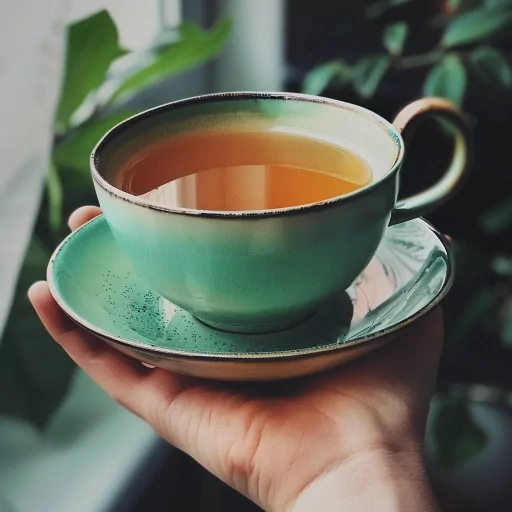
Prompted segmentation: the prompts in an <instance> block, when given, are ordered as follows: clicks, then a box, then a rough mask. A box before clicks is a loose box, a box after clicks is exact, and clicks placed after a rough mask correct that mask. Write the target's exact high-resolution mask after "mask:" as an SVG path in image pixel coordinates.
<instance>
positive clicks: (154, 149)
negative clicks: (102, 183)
mask: <svg viewBox="0 0 512 512" xmlns="http://www.w3.org/2000/svg"><path fill="white" fill-rule="evenodd" d="M371 180H372V173H371V170H370V167H369V166H368V164H367V163H366V162H365V161H364V160H363V159H362V158H361V157H360V156H358V155H357V154H355V153H353V152H351V151H349V150H347V149H344V148H342V147H340V146H336V145H334V144H330V143H327V142H324V141H321V140H318V139H314V138H310V137H305V136H302V135H297V134H293V133H287V132H273V131H260V132H258V131H255V132H236V131H228V130H226V131H212V132H207V131H205V132H198V133H189V134H184V135H181V136H176V137H173V138H169V139H168V140H165V141H163V142H159V143H155V144H154V145H153V146H149V147H146V148H144V150H142V151H140V152H139V153H137V154H135V155H133V156H132V157H131V158H130V159H129V161H127V162H125V164H124V165H123V167H122V168H121V170H120V172H119V173H118V178H117V183H114V184H115V185H116V186H118V187H119V188H121V189H122V190H124V191H126V192H128V193H130V194H133V195H136V196H141V197H143V198H145V199H147V200H149V201H151V202H153V203H157V204H159V205H162V206H168V207H184V208H193V209H198V210H217V211H241V210H267V209H274V208H286V207H292V206H299V205H305V204H310V203H316V202H318V201H324V200H326V199H330V198H333V197H337V196H342V195H344V194H348V193H350V192H354V191H356V190H358V189H360V188H362V187H364V186H366V185H368V184H369V183H370V182H371Z"/></svg>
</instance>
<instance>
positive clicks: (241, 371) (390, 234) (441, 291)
mask: <svg viewBox="0 0 512 512" xmlns="http://www.w3.org/2000/svg"><path fill="white" fill-rule="evenodd" d="M452 277H453V275H452V266H451V260H450V257H449V253H448V250H447V247H446V245H445V242H444V239H443V238H442V237H441V236H440V235H439V234H437V233H436V232H435V230H433V229H432V228H431V227H430V226H429V225H428V224H427V223H426V222H425V221H423V220H420V219H416V220H412V221H409V222H406V223H403V224H400V225H397V226H393V227H390V228H388V230H387V231H386V234H385V236H384V238H383V240H382V242H381V244H380V245H379V248H378V250H377V253H376V255H375V257H374V258H373V259H372V261H371V262H370V264H369V265H368V267H367V268H366V269H365V270H364V272H363V273H362V274H361V275H360V276H359V277H358V278H357V279H356V280H355V281H354V282H353V283H352V285H351V286H350V287H349V288H348V290H347V291H346V292H344V293H341V294H339V295H338V296H337V297H336V298H335V299H332V300H331V301H329V302H327V303H325V304H323V305H322V307H320V308H319V309H318V310H317V311H316V312H315V314H314V315H313V316H312V317H310V318H309V319H308V320H306V321H305V322H303V323H301V324H299V325H297V326H295V327H293V328H290V329H287V330H283V331H281V332H277V333H272V334H234V333H228V332H223V331H218V330H215V329H212V328H211V327H209V326H207V325H205V324H204V323H202V322H200V321H199V320H197V319H196V318H194V317H193V316H192V315H191V314H190V313H187V312H186V311H185V310H183V309H181V308H180V307H178V306H176V305H175V304H173V303H171V302H169V301H167V300H166V299H164V298H162V297H161V296H159V295H158V294H157V293H156V292H154V291H153V290H152V289H151V288H150V287H149V285H148V284H147V283H146V282H145V281H144V280H143V279H141V278H140V277H139V275H138V274H137V272H136V271H135V270H134V268H133V266H132V264H131V263H130V262H129V261H128V259H126V258H125V256H124V255H123V253H122V251H120V250H119V248H118V246H117V244H116V243H115V240H114V238H113V236H112V234H111V231H110V229H109V226H108V224H107V222H106V221H105V218H104V217H103V216H101V217H98V218H97V219H94V220H93V221H91V222H89V223H88V224H86V225H85V226H83V227H82V228H80V229H79V230H78V231H76V232H75V233H73V234H71V235H70V236H69V237H68V238H67V239H66V240H65V241H64V242H63V243H62V244H61V246H60V247H59V248H58V249H57V250H56V252H55V254H54V256H53V257H52V260H51V262H50V264H49V267H48V281H49V284H50V289H51V292H52V294H53V296H54V297H55V299H56V300H57V302H58V303H59V305H60V306H61V307H62V308H63V310H64V311H65V312H66V313H67V314H68V315H69V316H70V317H71V318H72V319H73V320H74V321H75V322H77V323H78V324H80V325H82V326H83V327H85V328H86V329H88V330H89V331H91V332H93V333H95V334H96V335H98V336H100V337H101V338H103V339H104V340H106V341H107V342H108V343H110V344H111V345H112V346H114V347H115V348H117V349H119V350H121V351H122V352H124V353H126V354H128V355H130V356H132V357H135V358H136V359H139V360H141V361H143V362H145V363H149V364H152V365H155V366H159V367H162V368H165V369H168V370H172V371H176V372H182V373H186V374H191V375H196V376H199V377H206V378H214V379H223V380H275V379H285V378H290V377H297V376H300V375H306V374H310V373H315V372H318V371H321V370H324V369H326V368H329V367H333V366H335V365H338V364H340V363H342V362H345V361H348V360H350V359H353V358H355V357H358V356H360V355H362V354H364V353H365V352H367V351H369V350H373V349H375V348H377V347H378V346H380V345H381V344H383V343H385V342H387V341H389V340H390V339H392V337H393V335H395V334H396V333H397V332H399V331H400V330H401V329H403V328H404V327H406V326H407V325H408V324H409V323H410V322H412V321H413V320H415V319H416V318H418V317H420V316H422V315H424V314H426V313H427V312H428V311H429V310H430V309H432V308H433V307H434V306H435V305H436V304H437V303H438V302H439V301H440V300H441V299H442V298H443V297H444V295H445V294H446V293H447V291H448V289H449V287H450V285H451V281H452Z"/></svg>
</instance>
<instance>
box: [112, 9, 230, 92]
mask: <svg viewBox="0 0 512 512" xmlns="http://www.w3.org/2000/svg"><path fill="white" fill-rule="evenodd" d="M231 24H232V22H231V20H230V19H228V18H224V19H222V20H220V21H219V22H218V23H217V24H216V25H215V26H214V27H212V28H211V29H210V30H206V31H203V30H202V29H200V28H199V27H197V26H196V25H194V24H193V23H191V22H189V21H187V22H184V23H183V25H182V26H181V28H180V39H179V40H178V41H177V42H175V43H172V44H171V45H170V46H168V47H167V48H165V49H163V50H161V51H160V52H159V53H158V54H157V56H156V57H155V60H154V61H153V62H151V63H150V64H149V65H148V66H146V67H145V68H143V69H141V70H139V71H137V72H136V73H135V74H133V75H131V76H130V77H128V78H127V79H126V80H125V82H124V83H123V84H122V85H121V86H120V87H119V88H118V89H117V91H115V92H114V94H113V96H112V98H111V100H110V101H115V100H118V99H119V98H120V97H122V96H125V95H128V94H130V95H131V94H135V93H136V92H137V91H140V90H141V89H144V88H146V87H148V86H149V85H151V84H153V83H155V82H157V81H159V80H162V79H163V78H167V77H170V76H172V75H175V74H177V73H182V72H184V71H185V70H187V69H190V68H193V67H195V66H199V65H200V64H203V63H204V62H206V61H208V60H210V59H211V58H213V57H214V56H215V55H217V53H218V52H219V51H220V50H221V49H222V47H223V46H224V43H225V42H226V40H227V38H228V35H229V33H230V31H231Z"/></svg>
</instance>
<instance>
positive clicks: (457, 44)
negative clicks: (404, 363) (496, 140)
mask: <svg viewBox="0 0 512 512" xmlns="http://www.w3.org/2000/svg"><path fill="white" fill-rule="evenodd" d="M426 3H427V2H425V1H424V0H377V1H372V2H371V3H370V4H369V5H367V8H366V19H365V20H363V21H362V22H361V24H362V25H361V26H363V27H365V29H366V30H367V37H368V40H374V39H375V40H376V41H379V39H380V46H381V48H380V50H379V48H374V51H373V52H372V53H369V54H363V55H361V54H359V55H355V56H353V57H351V59H350V60H349V58H347V56H346V55H341V56H340V58H338V59H335V60H332V61H329V62H325V63H322V64H321V65H319V66H317V67H316V68H314V69H312V70H311V71H309V72H308V73H307V74H306V76H305V78H304V81H303V83H302V90H303V92H306V93H309V94H322V93H325V92H327V91H329V92H331V93H334V94H336V95H339V94H342V93H343V92H344V91H347V89H350V91H349V92H351V93H355V95H356V96H358V97H359V98H360V99H361V101H363V102H365V101H367V100H369V99H371V98H373V97H374V96H375V95H377V94H378V93H379V92H382V93H383V94H382V97H386V96H385V91H388V90H391V89H396V88H397V85H398V84H399V83H404V82H406V81H407V79H408V78H410V77H412V76H413V77H414V80H413V83H416V81H418V82H420V83H421V86H420V87H419V88H418V90H417V94H424V95H426V96H441V97H445V98H447V99H449V100H451V101H452V102H454V103H455V104H457V105H459V106H462V107H465V108H467V107H468V106H469V104H470V101H469V100H470V99H471V98H472V97H477V98H478V99H479V101H480V103H484V104H485V103H487V104H490V103H491V102H493V101H497V100H498V101H499V105H500V108H499V110H500V113H501V114H502V113H503V112H502V111H503V110H507V109H509V110H508V111H509V112H512V109H510V107H512V51H511V50H512V48H511V38H510V34H511V30H512V0H444V1H441V0H439V1H438V2H435V5H436V6H438V10H437V12H436V13H434V12H432V14H431V16H430V18H427V19H423V20H422V21H421V22H418V21H415V19H414V16H409V17H408V16H407V13H408V12H412V10H413V9H414V8H416V9H419V8H420V4H421V5H422V6H423V7H424V6H425V4H426ZM414 4H416V5H415V6H414ZM429 5H430V6H431V11H433V6H434V2H430V4H429ZM408 8H410V10H409V11H408V10H407V9H408ZM344 23H345V25H344V26H346V25H347V22H346V20H345V22H344ZM358 23H359V22H358ZM354 25H356V24H354ZM357 26H358V30H361V27H360V25H357ZM374 36H376V37H374ZM401 80H403V82H401ZM386 87H387V89H386ZM472 95H473V96H472ZM377 99H378V98H377ZM510 119H511V117H510V116H509V120H510ZM504 129H505V128H504ZM486 165H487V162H486ZM492 172H496V171H495V170H493V169H488V168H486V169H485V177H483V178H482V179H484V180H487V181H488V182H489V181H490V182H492V180H493V175H492ZM500 197H501V196H500ZM475 206H476V205H475ZM464 222H466V223H467V220H465V221H464ZM475 224H476V225H475V226H474V231H475V232H478V237H479V239H480V240H484V241H485V242H488V241H492V242H494V243H496V241H497V240H500V241H501V242H500V245H501V247H503V250H500V251H499V252H496V251H494V252H493V251H492V250H489V249H488V248H485V249H487V250H486V251H485V250H484V251H483V252H484V253H485V255H482V254H481V252H482V251H479V250H476V248H475V247H474V246H473V245H471V244H468V243H459V242H456V243H455V250H454V255H455V260H456V268H457V275H458V276H459V278H458V279H457V280H456V282H455V286H454V289H453V290H452V293H451V296H450V300H449V301H447V302H448V303H450V302H451V305H450V304H448V303H447V304H446V306H447V307H448V306H449V307H451V309H452V310H451V311H449V312H447V315H446V317H447V318H446V320H447V323H449V321H450V320H451V325H450V326H449V330H448V332H447V335H448V336H447V338H448V339H447V344H446V350H447V351H451V353H454V354H458V357H460V358H463V357H464V355H463V354H464V350H466V349H467V347H468V345H469V342H468V340H474V339H475V338H476V339H477V341H476V343H479V342H480V340H482V339H483V340H496V343H497V344H498V345H499V344H500V343H501V346H502V347H504V348H505V349H506V348H512V247H511V244H510V243H508V242H507V239H508V240H510V236H511V235H512V193H509V194H508V196H507V197H506V198H505V199H503V200H501V201H498V202H497V203H496V204H495V205H494V206H492V207H490V208H489V209H488V210H484V211H482V212H481V214H480V218H479V221H478V222H475ZM485 242H483V243H482V245H484V244H485ZM429 435H430V437H431V440H432V445H433V446H434V447H435V452H436V461H437V463H438V467H440V468H444V469H446V468H449V467H453V466H456V465H458V464H460V463H462V462H464V461H465V460H467V459H468V458H471V457H472V456H474V455H475V454H476V453H478V452H479V451H480V450H481V449H482V448H483V447H484V446H485V443H486V438H485V435H484V434H483V432H482V431H481V430H480V429H479V428H478V426H477V425H475V424H474V422H473V420H472V417H471V415H470V414H469V411H468V409H467V404H466V403H465V402H463V401H454V400H450V399H443V400H442V401H441V402H440V403H438V407H437V408H436V409H435V410H433V411H432V415H431V421H430V423H429Z"/></svg>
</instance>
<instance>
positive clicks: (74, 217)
mask: <svg viewBox="0 0 512 512" xmlns="http://www.w3.org/2000/svg"><path fill="white" fill-rule="evenodd" d="M98 215H101V209H100V208H98V207H97V206H82V207H81V208H78V210H75V211H74V212H73V213H72V214H71V215H70V217H69V220H68V226H69V227H70V229H71V231H75V229H78V228H79V227H80V226H82V225H83V224H85V223H86V222H89V221H90V220H92V219H94V217H97V216H98Z"/></svg>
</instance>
